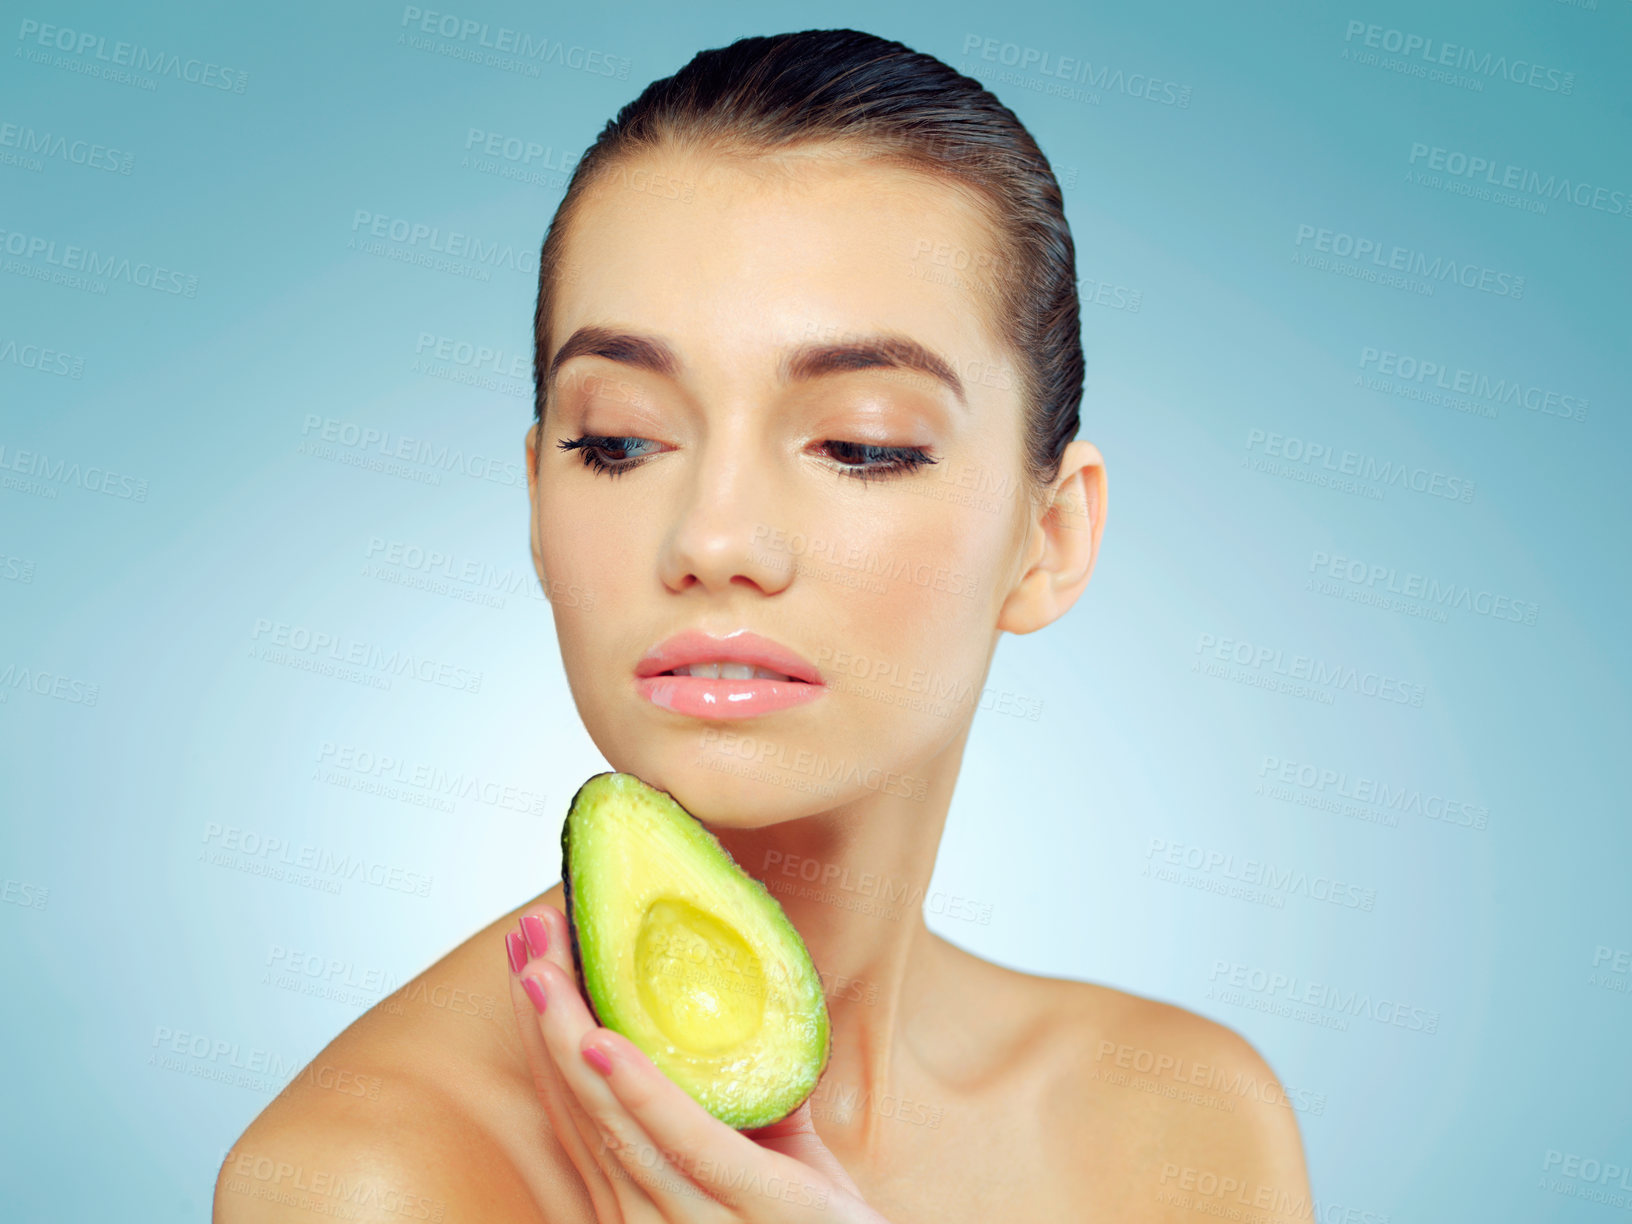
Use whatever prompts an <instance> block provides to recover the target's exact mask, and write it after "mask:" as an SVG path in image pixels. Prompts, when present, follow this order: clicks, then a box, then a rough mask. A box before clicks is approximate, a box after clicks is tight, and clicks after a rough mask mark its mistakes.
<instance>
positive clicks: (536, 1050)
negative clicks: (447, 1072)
mask: <svg viewBox="0 0 1632 1224" xmlns="http://www.w3.org/2000/svg"><path fill="white" fill-rule="evenodd" d="M545 910H548V911H550V912H552V913H555V914H557V915H559V913H560V911H559V910H556V909H555V908H554V907H553V906H550V905H543V906H539V907H536V908H535V909H532V910H529V911H528V914H531V915H534V916H536V917H537V918H538V919H539V920H540V922H541V924H542V930H541V928H540V927H538V926H534V927H533V932H534V942H535V943H538V942H539V936H540V934H542V937H543V943H544V946H545V949H546V955H548V954H549V953H550V952H551V951H553V950H554V949H553V948H551V947H550V946H549V945H550V944H551V943H552V942H555V941H553V940H552V938H551V933H550V922H549V914H546V913H544V912H543V911H545ZM526 916H527V915H523V917H526ZM528 925H529V926H532V925H533V924H531V923H529V924H528ZM562 925H564V924H562ZM525 929H526V928H524V927H522V926H520V925H518V926H517V928H516V929H515V930H512V931H511V932H509V934H508V935H506V937H505V954H506V956H507V958H508V960H509V967H510V998H511V1003H512V1005H513V1006H514V1008H515V1012H516V1026H517V1029H518V1030H519V1032H520V1034H521V1044H522V1048H523V1050H524V1051H525V1052H526V1056H527V1066H528V1070H529V1071H530V1072H531V1074H532V1079H533V1088H534V1091H535V1093H536V1094H537V1096H538V1098H539V1100H540V1102H541V1103H542V1104H543V1106H544V1112H545V1115H546V1116H547V1117H548V1118H549V1120H550V1131H551V1133H552V1134H553V1135H554V1136H555V1139H556V1142H558V1143H559V1144H560V1145H561V1148H562V1150H563V1151H565V1152H566V1154H567V1159H569V1160H570V1161H572V1165H573V1168H575V1169H577V1170H578V1176H579V1178H580V1179H581V1180H582V1181H583V1183H584V1187H585V1189H586V1190H587V1191H588V1193H589V1198H590V1204H591V1206H592V1207H593V1208H594V1210H595V1218H596V1219H598V1220H616V1219H619V1218H620V1217H621V1214H622V1213H621V1211H620V1209H619V1208H618V1206H617V1193H616V1191H615V1190H614V1189H613V1187H612V1184H611V1181H610V1180H609V1179H608V1177H607V1175H606V1169H605V1165H604V1164H603V1162H602V1161H601V1160H600V1159H598V1158H597V1157H596V1155H595V1152H594V1148H595V1146H596V1136H595V1134H594V1130H593V1127H592V1125H591V1124H590V1122H589V1119H588V1118H587V1117H585V1116H584V1115H583V1111H582V1110H580V1109H578V1108H577V1107H576V1103H575V1100H574V1098H573V1095H572V1092H571V1091H570V1090H569V1089H568V1088H567V1086H566V1084H565V1083H563V1082H562V1079H561V1073H560V1070H559V1069H558V1068H557V1067H556V1065H555V1060H554V1059H553V1058H552V1057H551V1056H550V1053H549V1050H548V1048H547V1047H546V1046H545V1044H544V1034H543V1033H542V1032H541V1031H540V1030H539V1024H538V1021H539V1014H538V1010H537V1008H536V1006H535V1005H534V1003H533V1001H532V999H531V997H530V996H529V995H528V993H527V991H526V989H525V987H524V986H523V984H522V978H521V972H520V971H521V969H525V968H526V966H527V961H528V958H529V955H530V952H529V948H528V946H527V942H526V939H525V937H524V935H523V931H524V930H525ZM518 966H519V967H520V968H518Z"/></svg>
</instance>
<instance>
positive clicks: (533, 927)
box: [521, 914, 550, 956]
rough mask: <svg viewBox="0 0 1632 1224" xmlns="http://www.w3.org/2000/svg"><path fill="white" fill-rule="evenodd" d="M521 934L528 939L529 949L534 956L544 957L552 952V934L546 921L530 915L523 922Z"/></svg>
mask: <svg viewBox="0 0 1632 1224" xmlns="http://www.w3.org/2000/svg"><path fill="white" fill-rule="evenodd" d="M521 933H522V934H523V935H525V936H526V937H527V949H528V951H530V952H531V953H532V954H533V955H534V956H543V955H544V953H546V952H548V951H549V950H550V932H549V929H548V928H547V927H545V925H544V919H542V918H540V917H539V916H538V915H537V914H528V915H526V916H525V917H524V918H522V920H521Z"/></svg>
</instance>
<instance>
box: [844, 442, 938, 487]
mask: <svg viewBox="0 0 1632 1224" xmlns="http://www.w3.org/2000/svg"><path fill="white" fill-rule="evenodd" d="M820 449H821V450H823V451H824V452H826V454H827V455H828V457H829V458H831V459H834V460H836V461H837V463H838V464H839V466H838V469H837V470H838V471H839V472H840V473H841V474H842V475H845V476H850V477H854V478H855V479H857V480H878V479H880V478H882V477H888V476H898V475H901V474H903V473H905V472H910V471H912V470H914V469H915V468H919V467H923V466H924V465H925V464H929V463H935V462H938V461H937V460H935V459H932V458H930V455H929V450H928V448H927V447H923V446H874V445H873V444H872V443H870V442H840V441H836V440H832V439H829V440H828V441H825V442H822V443H820Z"/></svg>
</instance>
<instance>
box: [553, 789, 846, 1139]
mask: <svg viewBox="0 0 1632 1224" xmlns="http://www.w3.org/2000/svg"><path fill="white" fill-rule="evenodd" d="M561 880H562V888H563V891H564V893H565V895H566V903H567V927H568V929H569V930H570V931H571V933H572V960H573V964H574V966H575V967H576V968H577V971H578V985H579V986H580V988H581V989H582V990H583V993H584V997H585V998H586V999H587V1000H588V1001H589V1006H590V1009H591V1010H592V1011H593V1012H594V1013H595V1019H596V1021H597V1022H598V1023H599V1024H600V1025H602V1026H603V1027H605V1028H609V1029H612V1030H613V1031H614V1032H617V1033H621V1034H622V1035H623V1036H625V1037H627V1038H628V1039H629V1040H630V1041H632V1042H633V1043H634V1044H635V1045H636V1046H638V1047H640V1049H641V1050H642V1051H643V1052H644V1053H645V1054H646V1056H647V1057H649V1058H650V1059H651V1060H652V1062H653V1063H655V1064H656V1065H657V1067H658V1069H659V1070H661V1071H662V1072H663V1073H664V1074H665V1075H667V1076H668V1077H669V1078H670V1079H671V1080H673V1081H674V1082H675V1083H676V1084H678V1085H679V1086H680V1087H681V1088H683V1089H684V1090H685V1091H686V1092H687V1093H688V1094H690V1096H691V1097H692V1099H693V1100H695V1101H696V1102H697V1103H698V1104H700V1105H701V1106H702V1107H703V1108H704V1109H706V1110H708V1112H709V1113H711V1114H712V1115H713V1116H714V1117H716V1118H718V1119H719V1120H720V1121H722V1122H724V1123H725V1124H726V1125H727V1126H732V1127H735V1128H736V1129H738V1130H752V1129H754V1128H756V1127H761V1126H769V1125H770V1124H771V1123H772V1122H776V1121H779V1120H780V1119H782V1118H784V1117H786V1116H787V1115H788V1114H790V1113H792V1112H793V1111H794V1110H795V1109H797V1108H799V1105H800V1103H801V1102H803V1101H804V1099H805V1098H806V1097H807V1096H809V1095H810V1093H811V1090H812V1089H814V1088H815V1087H816V1081H817V1080H818V1079H819V1078H820V1077H821V1074H822V1071H823V1070H824V1069H825V1068H826V1066H827V1059H828V1054H829V1052H830V1050H831V1039H830V1035H829V1030H828V1016H827V999H826V996H825V995H824V993H823V991H822V983H821V979H820V977H818V976H817V973H816V966H815V965H814V964H813V963H812V962H811V959H810V953H809V951H807V950H806V948H805V944H804V941H803V940H802V939H800V938H799V932H798V931H797V930H795V929H794V926H793V924H792V923H791V922H789V921H788V918H787V915H786V914H784V913H783V912H782V907H781V906H780V905H779V904H777V901H776V898H775V897H773V896H771V894H770V893H769V892H768V891H766V888H765V886H764V885H763V884H761V883H760V882H759V881H758V880H756V879H754V878H753V877H752V876H750V875H749V874H748V873H747V872H745V871H744V870H743V869H742V868H741V867H739V866H738V865H737V863H736V861H735V860H734V859H732V857H731V855H730V853H729V852H728V851H727V850H726V849H725V847H724V846H722V845H720V842H719V839H718V838H716V837H715V836H714V835H713V834H712V833H710V832H709V831H708V830H707V829H706V828H704V827H703V826H702V824H701V823H699V822H698V820H697V818H696V817H694V816H693V815H692V814H691V813H690V812H688V811H686V809H685V808H683V807H681V806H680V804H679V803H678V802H676V801H675V799H674V798H673V796H671V795H670V794H669V793H668V792H667V791H662V790H658V789H657V788H656V787H654V786H650V785H648V784H647V783H645V782H643V781H641V780H640V779H639V778H637V777H635V776H634V775H633V774H626V773H600V774H596V775H595V776H594V777H592V778H591V779H590V780H589V781H587V782H585V783H584V784H583V786H581V787H579V788H578V793H577V794H575V795H573V797H572V804H571V806H570V807H569V808H568V810H567V820H566V824H565V825H564V826H563V827H562V830H561Z"/></svg>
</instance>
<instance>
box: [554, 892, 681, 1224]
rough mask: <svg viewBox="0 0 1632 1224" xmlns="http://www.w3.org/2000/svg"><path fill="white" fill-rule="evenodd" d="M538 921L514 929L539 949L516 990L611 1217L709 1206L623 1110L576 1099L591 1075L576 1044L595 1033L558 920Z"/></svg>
mask: <svg viewBox="0 0 1632 1224" xmlns="http://www.w3.org/2000/svg"><path fill="white" fill-rule="evenodd" d="M539 919H540V920H542V924H543V925H542V927H540V925H539V924H535V922H527V920H524V922H522V930H526V932H527V934H529V937H530V948H534V950H535V948H540V947H542V948H543V955H542V956H537V958H534V960H530V961H529V963H527V965H526V966H524V968H522V973H521V986H522V989H524V991H527V996H529V1000H530V1005H532V1007H534V1009H537V1007H539V1004H540V1002H542V1004H543V1009H542V1013H537V1017H535V1028H537V1031H539V1036H540V1040H542V1043H543V1048H545V1058H547V1059H548V1061H550V1064H552V1067H553V1071H555V1075H557V1080H558V1084H560V1085H561V1100H563V1102H565V1105H566V1108H568V1111H570V1113H571V1116H573V1120H574V1123H576V1124H578V1129H579V1133H581V1136H583V1141H584V1147H586V1149H588V1152H589V1159H592V1160H594V1162H596V1167H597V1170H599V1172H601V1177H602V1178H604V1180H605V1182H607V1183H609V1186H610V1190H612V1193H614V1196H615V1198H617V1201H619V1208H620V1214H619V1216H617V1217H619V1219H641V1221H645V1219H656V1217H658V1216H659V1213H661V1214H663V1217H664V1219H669V1217H671V1208H669V1206H664V1203H669V1204H672V1201H674V1198H676V1195H679V1196H687V1195H689V1196H692V1198H698V1200H702V1201H703V1203H708V1204H710V1206H713V1203H712V1200H708V1198H707V1196H703V1195H698V1191H697V1190H695V1188H692V1186H690V1185H687V1182H685V1178H684V1177H681V1173H679V1172H677V1170H676V1169H674V1167H672V1165H671V1164H669V1160H667V1159H666V1157H664V1155H663V1154H661V1152H659V1151H658V1146H656V1144H654V1142H653V1141H651V1136H650V1134H646V1131H645V1129H643V1128H641V1126H640V1123H638V1121H635V1120H633V1118H630V1116H628V1113H627V1110H622V1108H620V1106H617V1103H615V1098H610V1097H607V1100H605V1102H596V1100H589V1098H586V1097H584V1089H586V1087H589V1089H592V1087H594V1072H591V1071H589V1069H588V1067H586V1066H584V1062H583V1061H581V1054H579V1051H578V1041H579V1040H581V1036H583V1033H588V1031H594V1030H596V1028H597V1025H596V1018H594V1015H592V1013H591V1012H589V1007H588V1004H586V1002H584V999H583V996H581V994H579V987H578V979H576V974H574V971H573V960H571V948H570V945H568V942H566V919H565V916H563V914H561V912H560V911H552V912H547V914H540V916H539ZM529 982H530V984H532V986H530V987H529ZM534 996H537V997H534ZM607 1105H610V1106H612V1108H607ZM659 1200H661V1201H659ZM684 1217H685V1219H695V1217H697V1216H684Z"/></svg>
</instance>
